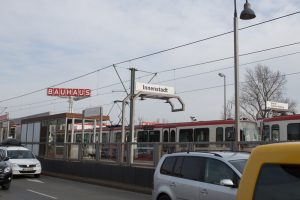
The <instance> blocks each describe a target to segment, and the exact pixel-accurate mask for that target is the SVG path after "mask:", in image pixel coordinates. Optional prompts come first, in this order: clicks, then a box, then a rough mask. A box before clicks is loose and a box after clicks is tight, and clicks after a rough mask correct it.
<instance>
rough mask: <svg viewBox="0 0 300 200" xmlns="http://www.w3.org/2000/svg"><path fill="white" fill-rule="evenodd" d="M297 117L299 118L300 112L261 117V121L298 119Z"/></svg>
mask: <svg viewBox="0 0 300 200" xmlns="http://www.w3.org/2000/svg"><path fill="white" fill-rule="evenodd" d="M299 119H300V114H295V115H283V116H277V117H272V118H267V119H263V122H273V121H285V120H299Z"/></svg>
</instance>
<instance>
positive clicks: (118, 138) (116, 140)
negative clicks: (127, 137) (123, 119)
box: [115, 132, 122, 142]
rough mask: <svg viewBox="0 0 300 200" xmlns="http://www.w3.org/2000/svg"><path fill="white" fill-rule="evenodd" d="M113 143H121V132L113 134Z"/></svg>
mask: <svg viewBox="0 0 300 200" xmlns="http://www.w3.org/2000/svg"><path fill="white" fill-rule="evenodd" d="M115 137H116V138H115V142H122V133H121V132H116V133H115Z"/></svg>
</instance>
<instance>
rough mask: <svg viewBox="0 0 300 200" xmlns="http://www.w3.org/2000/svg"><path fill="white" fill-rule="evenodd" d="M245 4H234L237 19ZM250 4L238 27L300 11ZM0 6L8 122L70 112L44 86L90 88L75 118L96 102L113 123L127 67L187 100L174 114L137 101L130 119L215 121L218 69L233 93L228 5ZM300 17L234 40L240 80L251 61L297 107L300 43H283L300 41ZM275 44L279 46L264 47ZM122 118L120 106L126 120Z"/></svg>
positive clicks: (296, 6)
mask: <svg viewBox="0 0 300 200" xmlns="http://www.w3.org/2000/svg"><path fill="white" fill-rule="evenodd" d="M244 3H245V1H244V0H237V11H238V14H239V13H240V12H241V11H242V9H243V4H244ZM249 3H250V4H251V6H252V8H253V10H254V11H255V13H256V18H255V19H253V20H238V23H239V28H243V27H248V26H251V25H255V24H258V23H260V22H264V21H267V20H271V19H275V18H278V17H281V16H285V15H288V14H291V13H295V12H299V11H300V1H299V0H285V1H282V0H263V1H258V0H249ZM0 5H1V6H0V24H1V26H0V69H1V73H0V94H1V95H0V113H1V115H3V114H4V113H6V112H7V113H9V116H10V118H11V119H13V118H19V117H25V116H29V115H34V114H38V113H44V112H51V113H53V114H56V113H63V112H68V109H69V104H68V101H67V99H65V98H58V97H51V96H47V92H46V89H47V88H48V87H59V88H89V89H91V90H92V96H91V97H90V98H86V99H83V100H80V101H76V102H74V105H73V109H74V112H76V113H81V112H82V111H83V110H84V109H87V108H92V107H98V106H103V110H104V114H109V115H110V117H111V121H112V123H118V122H119V116H120V107H121V105H120V103H116V104H114V101H116V100H123V99H124V98H125V97H126V93H125V92H124V88H123V86H122V84H121V82H120V79H119V77H118V75H119V76H120V78H121V80H122V81H123V82H124V86H125V88H126V89H127V90H129V80H130V70H129V68H136V69H137V71H136V78H137V80H136V81H138V82H143V83H147V82H148V81H150V80H151V83H152V84H158V85H163V86H164V85H165V86H170V87H174V88H175V91H176V95H178V96H180V98H182V100H183V102H184V104H185V111H182V112H171V107H170V105H168V104H166V103H164V101H162V100H152V99H147V100H145V101H140V100H137V101H136V110H135V115H136V118H135V121H136V123H137V122H138V121H148V122H151V121H160V122H181V121H190V117H191V116H193V117H195V118H196V119H197V120H215V119H221V118H222V112H223V101H224V99H223V98H224V93H223V90H224V88H223V78H221V77H219V76H218V73H223V74H225V75H226V82H227V84H228V85H227V87H226V91H227V94H226V96H227V100H229V99H233V97H234V86H233V84H234V76H233V75H234V69H233V65H234V61H233V55H234V52H233V33H231V31H233V11H234V1H224V0H127V1H124V0H51V1H50V0H26V1H22V0H0ZM299 21H300V14H295V15H291V16H288V17H284V18H280V19H278V20H274V21H270V22H267V23H263V24H260V25H256V26H253V27H249V28H246V29H242V30H240V31H239V40H238V44H239V50H240V56H239V59H240V68H239V69H240V81H241V82H243V81H244V76H245V71H246V69H254V67H255V66H256V65H257V64H262V65H266V66H269V67H270V68H271V69H272V70H274V71H280V72H282V73H284V74H286V75H287V76H286V78H287V84H286V92H285V94H286V97H288V98H290V99H292V100H294V101H295V102H296V103H297V104H298V111H299V106H300V93H299V92H298V85H299V83H300V82H299V80H300V73H299V72H300V68H299V63H300V62H299V61H300V55H299V44H294V45H289V46H285V45H288V44H293V43H298V42H300V39H299V35H300V26H299ZM224 33H227V34H224ZM217 35H220V36H217ZM214 36H217V37H214ZM195 41H198V42H196V43H193V42H195ZM189 43H193V44H190V45H185V44H189ZM181 45H184V46H183V47H180V48H175V49H172V50H169V51H165V52H162V53H158V54H155V55H152V56H147V57H143V58H140V59H136V58H139V57H142V56H145V55H149V54H152V53H155V52H160V51H163V50H167V49H171V48H173V47H178V46H181ZM279 46H285V47H282V48H276V49H272V50H267V49H271V48H274V47H279ZM262 50H266V51H262ZM257 51H260V52H258V53H253V54H250V55H247V54H248V53H251V52H257ZM223 58H228V59H224V60H222V59H223ZM271 58H272V59H271ZM220 59H221V60H222V61H216V60H220ZM212 61H214V62H212ZM113 64H116V65H115V66H116V70H117V72H118V74H117V73H116V71H115V69H114V68H113V67H112V65H113ZM196 64H199V65H196ZM191 65H195V66H193V67H191ZM187 66H189V67H187ZM106 67H107V68H106ZM104 68H105V69H104ZM162 71H168V72H164V73H163V72H162ZM154 73H157V75H156V76H155V77H154V78H153V77H152V76H153V74H154ZM79 77H80V78H79ZM152 78H153V79H152ZM175 105H176V106H177V107H178V106H179V105H178V103H176V102H175ZM128 113H129V108H126V115H127V120H128Z"/></svg>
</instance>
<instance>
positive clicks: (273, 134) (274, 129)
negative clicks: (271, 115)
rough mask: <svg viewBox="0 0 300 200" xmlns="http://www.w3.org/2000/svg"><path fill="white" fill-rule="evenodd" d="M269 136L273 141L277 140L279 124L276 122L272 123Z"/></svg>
mask: <svg viewBox="0 0 300 200" xmlns="http://www.w3.org/2000/svg"><path fill="white" fill-rule="evenodd" d="M271 137H272V140H273V141H279V138H280V131H279V125H278V124H274V125H272V132H271Z"/></svg>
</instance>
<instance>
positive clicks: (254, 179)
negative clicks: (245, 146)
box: [236, 142, 300, 200]
mask: <svg viewBox="0 0 300 200" xmlns="http://www.w3.org/2000/svg"><path fill="white" fill-rule="evenodd" d="M279 199H280V200H282V199H288V200H299V199H300V142H290V143H277V144H269V145H261V146H258V147H256V148H255V149H253V151H252V152H251V155H250V158H249V160H248V162H247V164H246V167H245V170H244V172H243V176H242V179H241V182H240V185H239V188H238V192H237V198H236V200H279Z"/></svg>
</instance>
